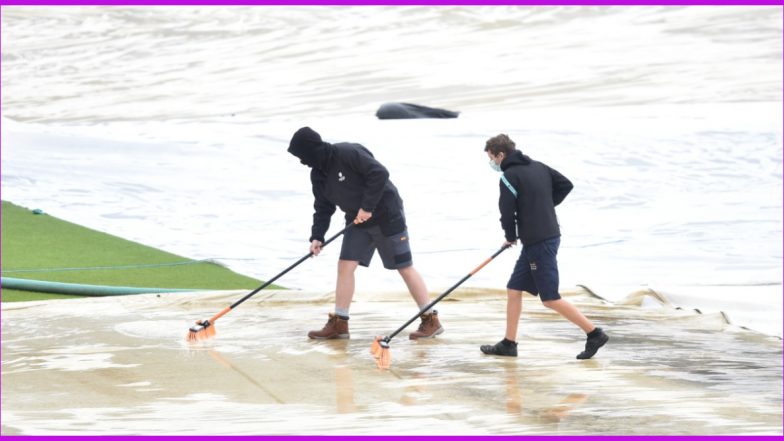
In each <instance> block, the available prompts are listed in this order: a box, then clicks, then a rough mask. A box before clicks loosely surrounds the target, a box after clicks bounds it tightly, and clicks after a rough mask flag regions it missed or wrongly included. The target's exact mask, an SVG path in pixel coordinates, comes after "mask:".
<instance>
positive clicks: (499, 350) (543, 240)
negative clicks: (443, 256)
mask: <svg viewBox="0 0 784 441" xmlns="http://www.w3.org/2000/svg"><path fill="white" fill-rule="evenodd" d="M485 152H487V156H488V157H489V158H490V166H491V167H492V168H493V169H494V170H496V171H499V172H500V171H502V172H503V175H501V180H500V183H499V186H500V190H501V195H500V198H499V200H498V207H499V209H500V211H501V227H502V228H503V230H504V236H505V242H504V245H513V244H515V243H516V242H517V239H520V241H521V242H522V244H523V248H522V250H521V252H520V258H519V259H518V260H517V263H516V264H515V268H514V271H512V275H511V277H510V278H509V282H508V283H507V286H506V290H507V303H506V335H505V338H504V339H503V340H501V341H500V342H498V343H496V344H495V345H482V346H481V347H480V350H481V351H482V352H484V353H485V354H490V355H505V356H512V357H516V356H517V325H518V322H519V320H520V313H521V311H522V306H523V304H522V293H523V291H525V292H527V293H529V294H533V295H538V296H539V299H540V300H541V301H542V303H543V304H544V306H546V307H548V308H550V309H552V310H554V311H556V312H558V313H559V314H561V315H562V316H563V317H565V318H566V319H568V320H569V321H571V322H572V323H574V324H575V325H577V326H579V327H580V328H581V329H582V330H583V331H584V332H585V333H586V334H587V341H586V343H585V350H584V351H583V352H581V353H580V354H578V355H577V358H578V359H588V358H591V357H593V356H594V355H595V354H596V352H597V351H598V350H599V348H601V347H602V346H604V344H605V343H607V341H608V340H609V337H608V336H607V334H605V333H604V331H602V329H601V328H597V327H596V326H594V325H593V323H591V321H590V320H588V319H587V318H586V317H585V316H584V315H583V314H582V313H581V312H580V310H578V309H577V308H576V307H575V306H574V305H572V304H571V303H569V302H567V301H566V300H564V299H562V298H561V296H560V294H559V293H558V263H557V261H556V255H557V254H558V247H559V245H560V243H561V231H560V228H559V226H558V219H557V218H556V215H555V206H556V205H558V204H560V203H561V202H563V200H564V199H565V198H566V195H568V194H569V192H570V191H572V187H573V185H572V183H571V181H569V179H567V178H566V177H564V176H563V175H562V174H561V173H558V171H556V170H554V169H552V168H550V167H548V166H547V165H545V164H543V163H541V162H538V161H534V160H532V159H531V158H529V157H528V156H526V155H524V154H523V153H522V152H521V151H520V150H517V149H516V148H515V143H514V141H512V140H511V139H509V137H508V136H507V135H504V134H501V135H498V136H495V137H493V138H490V139H489V140H488V141H487V143H486V144H485Z"/></svg>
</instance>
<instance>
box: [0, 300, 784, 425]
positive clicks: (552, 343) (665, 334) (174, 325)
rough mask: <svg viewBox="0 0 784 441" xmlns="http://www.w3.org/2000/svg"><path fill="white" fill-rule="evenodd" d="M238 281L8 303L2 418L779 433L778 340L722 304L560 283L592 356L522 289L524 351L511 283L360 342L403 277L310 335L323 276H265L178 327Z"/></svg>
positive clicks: (400, 309)
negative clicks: (209, 334)
mask: <svg viewBox="0 0 784 441" xmlns="http://www.w3.org/2000/svg"><path fill="white" fill-rule="evenodd" d="M244 293H245V292H242V291H234V292H213V293H184V294H182V293H177V294H162V295H160V296H158V295H141V296H132V297H115V298H92V299H81V300H73V301H72V300H69V301H43V302H27V303H14V304H7V303H4V304H3V305H2V307H3V310H2V433H3V434H4V435H10V434H26V435H52V434H72V435H76V434H104V435H105V434H147V435H149V434H171V435H189V434H257V435H276V434H310V435H312V434H378V435H381V434H390V435H394V434H463V435H469V434H473V435H483V434H546V435H556V434H557V435H572V434H613V435H654V434H663V435H676V434H677V435H708V434H778V435H781V434H782V342H781V340H780V339H778V338H775V337H768V336H764V335H761V334H757V333H753V332H750V331H747V330H744V329H741V328H737V327H734V326H731V325H728V324H727V323H726V321H725V320H724V317H723V316H722V315H721V314H698V313H697V312H695V311H684V310H677V309H674V308H672V307H670V306H669V305H667V304H663V305H662V304H660V303H659V302H658V301H656V300H655V298H656V296H655V294H654V293H651V292H647V293H646V292H640V293H636V294H634V295H630V296H629V297H628V298H627V300H626V301H624V302H620V303H615V304H611V303H608V302H605V301H603V300H601V299H599V298H596V297H594V296H592V295H590V294H589V293H588V292H587V291H585V290H582V289H578V290H576V291H573V292H569V293H565V295H566V298H567V299H568V300H570V301H571V302H573V303H575V304H576V305H578V307H579V308H580V309H581V310H582V311H583V312H584V313H585V314H586V315H587V316H588V317H589V318H591V319H592V320H593V321H594V322H595V323H597V324H598V325H599V326H602V327H603V328H605V330H606V331H607V332H608V334H609V335H610V338H611V339H610V342H609V343H608V344H607V346H605V347H604V348H603V349H602V350H600V351H599V353H598V354H597V355H596V357H594V358H593V359H591V360H583V361H581V360H576V359H575V355H576V354H577V353H579V352H580V351H581V350H582V348H583V345H584V335H583V334H582V333H581V332H580V331H579V329H578V328H576V327H574V326H573V325H572V324H570V323H568V322H567V321H565V320H563V319H561V318H560V317H559V316H557V315H556V314H555V313H553V312H551V311H549V310H547V309H545V308H544V307H543V306H542V305H541V303H539V301H538V300H537V299H536V298H533V297H527V298H526V299H525V304H524V310H523V318H522V320H521V325H520V343H519V347H518V350H519V353H520V355H519V357H517V358H503V357H494V356H486V355H483V354H482V353H481V352H480V351H479V345H481V344H487V343H495V342H496V341H498V340H500V339H501V338H502V337H503V332H504V320H505V313H504V311H505V305H506V303H505V293H504V292H503V291H492V290H478V289H462V290H457V291H456V292H455V293H453V294H452V295H451V296H450V297H449V298H447V299H446V300H444V301H443V302H441V303H440V304H439V305H438V306H437V309H438V310H439V312H440V317H441V320H442V322H443V324H444V327H445V328H446V332H445V333H444V334H442V335H441V336H439V337H438V338H436V339H432V340H426V341H409V340H408V338H407V336H408V333H409V332H411V331H414V330H415V329H416V326H417V322H415V323H414V324H412V325H411V326H409V328H408V329H406V330H405V331H404V332H402V333H401V334H399V335H398V336H397V337H396V338H395V339H393V340H392V342H391V354H392V367H391V369H389V370H379V369H378V368H377V367H376V364H375V362H374V359H373V357H372V356H371V354H370V353H369V348H370V345H371V343H372V340H373V337H374V336H376V335H385V334H389V333H391V332H392V331H394V330H395V329H397V328H398V327H399V326H400V325H402V324H403V323H404V322H405V321H406V320H407V319H408V318H410V317H411V316H412V315H413V314H414V313H415V312H416V309H415V306H414V304H413V302H412V301H411V299H410V298H409V296H408V294H407V293H377V294H372V295H369V294H368V295H366V294H362V293H358V294H357V295H356V297H355V302H354V304H353V305H352V310H351V312H352V315H351V320H350V325H351V339H350V340H341V341H312V340H309V339H308V338H307V337H306V333H307V331H308V330H310V329H318V328H320V327H321V326H322V325H323V324H324V322H325V321H326V318H327V312H328V311H330V310H331V307H332V306H331V300H332V294H331V293H329V292H326V291H325V292H323V293H318V292H301V291H265V292H261V293H259V294H258V295H257V296H255V297H254V298H252V299H251V300H249V301H247V302H246V303H244V304H243V305H241V306H240V307H238V308H237V309H235V310H234V311H232V312H230V313H229V314H227V315H226V316H224V317H223V318H221V319H220V320H219V321H218V322H217V336H216V338H214V339H212V340H209V341H206V342H199V343H197V344H189V343H187V342H186V341H185V335H186V333H187V330H188V328H189V327H190V325H191V324H192V323H193V322H194V321H195V320H197V319H203V318H207V317H209V316H211V315H213V314H214V313H216V312H217V311H219V310H220V309H222V308H223V307H224V306H226V305H228V304H230V303H232V302H233V301H235V300H237V299H238V298H240V297H241V296H242V295H244Z"/></svg>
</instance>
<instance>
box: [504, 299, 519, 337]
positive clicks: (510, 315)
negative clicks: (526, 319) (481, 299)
mask: <svg viewBox="0 0 784 441" xmlns="http://www.w3.org/2000/svg"><path fill="white" fill-rule="evenodd" d="M522 311H523V292H522V291H517V290H514V289H509V288H507V289H506V339H507V340H511V341H517V325H518V324H519V323H520V313H521V312H522Z"/></svg>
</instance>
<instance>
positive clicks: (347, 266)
mask: <svg viewBox="0 0 784 441" xmlns="http://www.w3.org/2000/svg"><path fill="white" fill-rule="evenodd" d="M357 264H358V262H354V261H351V260H338V274H341V275H353V274H354V270H356V269H357Z"/></svg>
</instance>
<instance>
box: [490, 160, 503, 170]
mask: <svg viewBox="0 0 784 441" xmlns="http://www.w3.org/2000/svg"><path fill="white" fill-rule="evenodd" d="M490 168H492V169H493V170H495V171H497V172H500V171H501V166H500V165H498V164H496V163H495V161H493V160H492V159H491V160H490Z"/></svg>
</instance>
